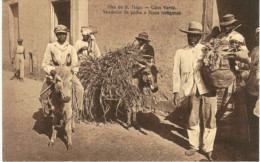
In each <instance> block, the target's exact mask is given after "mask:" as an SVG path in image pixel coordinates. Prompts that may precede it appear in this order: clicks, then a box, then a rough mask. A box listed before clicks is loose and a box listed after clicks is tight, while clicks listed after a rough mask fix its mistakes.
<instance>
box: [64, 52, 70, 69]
mask: <svg viewBox="0 0 260 162" xmlns="http://www.w3.org/2000/svg"><path fill="white" fill-rule="evenodd" d="M63 65H65V66H70V65H71V55H70V53H68V54H67V56H66V60H65V63H64V64H63Z"/></svg>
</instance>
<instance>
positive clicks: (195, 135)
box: [173, 22, 217, 160]
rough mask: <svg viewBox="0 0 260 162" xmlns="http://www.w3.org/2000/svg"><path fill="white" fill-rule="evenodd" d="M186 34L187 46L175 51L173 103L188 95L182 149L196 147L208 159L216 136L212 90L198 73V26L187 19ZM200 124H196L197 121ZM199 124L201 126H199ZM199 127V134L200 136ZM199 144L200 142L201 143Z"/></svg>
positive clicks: (199, 54) (177, 104)
mask: <svg viewBox="0 0 260 162" xmlns="http://www.w3.org/2000/svg"><path fill="white" fill-rule="evenodd" d="M181 31H182V32H184V33H187V38H188V45H187V46H185V47H184V48H182V49H179V50H177V51H176V54H175V58H174V67H173V94H174V99H173V102H174V104H175V105H176V106H178V107H179V106H180V102H181V98H182V97H188V101H189V110H190V115H189V120H188V130H187V131H188V137H189V143H190V149H189V150H187V151H186V152H185V154H186V155H187V156H192V155H194V154H195V152H197V151H198V150H199V149H200V148H201V149H202V151H203V152H204V153H205V154H206V156H207V158H208V159H209V160H213V159H212V151H213V146H214V141H215V136H216V131H217V128H216V117H215V115H216V112H217V97H216V91H215V90H212V89H210V88H208V87H206V85H205V83H204V81H203V80H202V77H201V74H200V68H201V66H202V60H203V57H204V54H203V52H202V48H203V45H202V44H200V43H199V42H200V39H201V35H202V34H203V32H202V25H201V24H200V23H197V22H190V24H189V29H188V30H181ZM201 121H202V122H203V123H200V122H201ZM200 125H203V129H201V128H200ZM201 130H203V132H202V137H201ZM201 144H202V145H201Z"/></svg>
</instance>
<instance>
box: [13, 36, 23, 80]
mask: <svg viewBox="0 0 260 162" xmlns="http://www.w3.org/2000/svg"><path fill="white" fill-rule="evenodd" d="M17 42H18V45H17V46H16V47H15V48H14V51H13V58H12V61H13V60H15V69H16V71H15V73H14V76H13V77H12V78H11V80H12V79H14V78H15V77H17V74H19V73H20V75H19V80H20V81H24V60H25V48H24V47H23V39H21V38H19V39H17Z"/></svg>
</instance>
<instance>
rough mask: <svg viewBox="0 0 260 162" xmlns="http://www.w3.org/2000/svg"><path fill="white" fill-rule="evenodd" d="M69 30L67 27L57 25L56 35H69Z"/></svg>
mask: <svg viewBox="0 0 260 162" xmlns="http://www.w3.org/2000/svg"><path fill="white" fill-rule="evenodd" d="M67 32H68V28H67V27H66V26H65V25H57V26H56V27H55V29H54V33H55V34H57V33H67Z"/></svg>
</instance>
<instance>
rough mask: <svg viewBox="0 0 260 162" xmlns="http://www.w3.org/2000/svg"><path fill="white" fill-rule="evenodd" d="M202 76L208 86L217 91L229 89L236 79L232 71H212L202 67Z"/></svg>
mask: <svg viewBox="0 0 260 162" xmlns="http://www.w3.org/2000/svg"><path fill="white" fill-rule="evenodd" d="M201 75H202V78H203V80H204V82H205V83H206V84H207V85H208V86H213V87H215V88H217V89H222V88H227V87H228V86H230V85H231V83H232V82H233V81H234V79H235V76H234V74H233V72H232V71H231V70H230V69H218V70H215V71H210V69H209V68H208V67H206V66H203V67H202V69H201Z"/></svg>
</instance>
